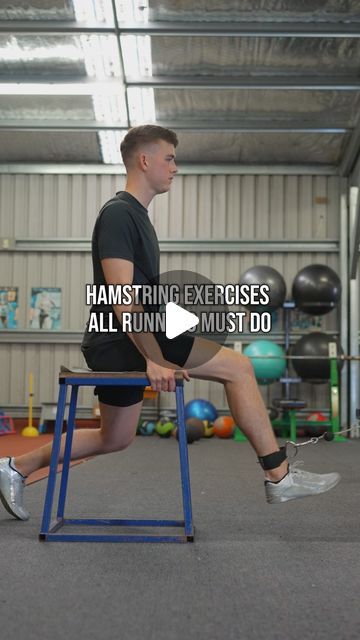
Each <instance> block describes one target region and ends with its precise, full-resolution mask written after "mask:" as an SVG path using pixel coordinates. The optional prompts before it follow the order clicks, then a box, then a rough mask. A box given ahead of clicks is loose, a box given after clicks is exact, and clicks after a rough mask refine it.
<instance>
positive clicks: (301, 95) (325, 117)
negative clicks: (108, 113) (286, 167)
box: [154, 89, 360, 127]
mask: <svg viewBox="0 0 360 640" xmlns="http://www.w3.org/2000/svg"><path fill="white" fill-rule="evenodd" d="M154 95H155V108H156V115H157V118H158V120H160V121H170V120H178V121H181V122H183V123H186V122H187V121H188V122H189V121H191V120H203V121H204V120H206V121H207V122H219V121H221V120H223V119H224V118H226V122H228V123H229V122H238V124H239V125H241V118H244V117H246V118H247V119H248V120H251V121H253V122H254V124H256V121H257V120H262V121H263V120H264V119H266V118H267V119H268V120H269V122H270V123H271V122H272V121H273V120H274V118H276V119H277V120H280V119H281V120H282V121H283V123H284V125H286V123H290V122H291V121H292V120H294V119H299V118H300V117H301V120H302V122H303V124H304V125H306V124H308V125H315V126H316V125H318V126H319V125H322V126H328V127H344V126H345V127H354V126H355V125H356V122H357V119H358V117H359V113H360V93H355V92H350V91H349V92H346V91H343V92H339V93H337V92H335V91H306V92H305V91H304V92H302V91H281V90H279V91H272V90H270V89H268V90H266V91H265V90H252V91H249V90H232V89H229V90H226V91H216V90H213V89H212V90H206V89H200V90H199V89H198V90H197V91H190V90H186V89H176V90H167V89H155V92H154Z"/></svg>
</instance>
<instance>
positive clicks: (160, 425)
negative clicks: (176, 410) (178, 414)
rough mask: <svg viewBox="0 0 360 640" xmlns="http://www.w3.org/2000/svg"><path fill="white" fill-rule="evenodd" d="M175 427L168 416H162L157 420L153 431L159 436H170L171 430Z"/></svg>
mask: <svg viewBox="0 0 360 640" xmlns="http://www.w3.org/2000/svg"><path fill="white" fill-rule="evenodd" d="M174 429H175V425H174V423H173V422H172V421H171V420H170V418H168V417H166V416H164V417H163V418H160V420H158V421H157V423H156V427H155V431H156V433H158V434H159V436H161V438H170V436H171V432H172V431H173V430H174Z"/></svg>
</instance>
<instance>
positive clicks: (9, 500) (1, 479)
mask: <svg viewBox="0 0 360 640" xmlns="http://www.w3.org/2000/svg"><path fill="white" fill-rule="evenodd" d="M10 465H12V466H10ZM24 485H25V478H24V476H22V475H21V473H19V472H18V471H16V469H15V467H14V458H0V500H1V502H2V503H3V505H4V507H5V509H6V511H8V512H9V513H10V514H11V515H12V516H14V517H15V518H17V520H28V519H29V513H28V512H27V511H26V509H24V507H23V493H24Z"/></svg>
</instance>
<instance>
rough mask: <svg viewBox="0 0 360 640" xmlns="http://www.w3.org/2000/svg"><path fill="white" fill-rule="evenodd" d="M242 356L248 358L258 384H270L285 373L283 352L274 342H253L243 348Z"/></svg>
mask: <svg viewBox="0 0 360 640" xmlns="http://www.w3.org/2000/svg"><path fill="white" fill-rule="evenodd" d="M243 354H244V356H247V357H248V358H250V360H251V362H252V365H253V367H254V372H255V377H256V379H257V381H258V382H259V384H270V383H271V382H274V380H278V379H279V378H281V376H283V375H284V373H285V369H286V358H285V351H284V349H283V348H282V347H281V346H280V345H279V344H276V342H272V341H271V340H254V342H251V343H250V344H249V345H248V346H247V347H245V349H244V351H243ZM269 356H271V357H269ZM275 356H276V357H275Z"/></svg>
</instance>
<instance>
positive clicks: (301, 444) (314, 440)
mask: <svg viewBox="0 0 360 640" xmlns="http://www.w3.org/2000/svg"><path fill="white" fill-rule="evenodd" d="M358 427H359V425H358V424H355V425H353V426H352V427H349V428H348V429H342V430H341V431H335V433H333V432H332V431H330V432H328V431H325V433H323V434H322V435H321V436H316V437H313V438H310V440H307V441H306V442H293V440H287V441H286V444H285V447H286V455H287V456H288V458H295V457H296V456H297V453H298V449H299V448H300V447H305V445H307V444H317V443H318V442H319V440H322V439H323V438H324V437H325V435H326V433H333V435H334V436H339V435H340V434H342V433H348V432H349V431H352V430H353V429H354V428H358ZM288 445H292V446H293V447H294V448H295V453H293V455H288Z"/></svg>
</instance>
